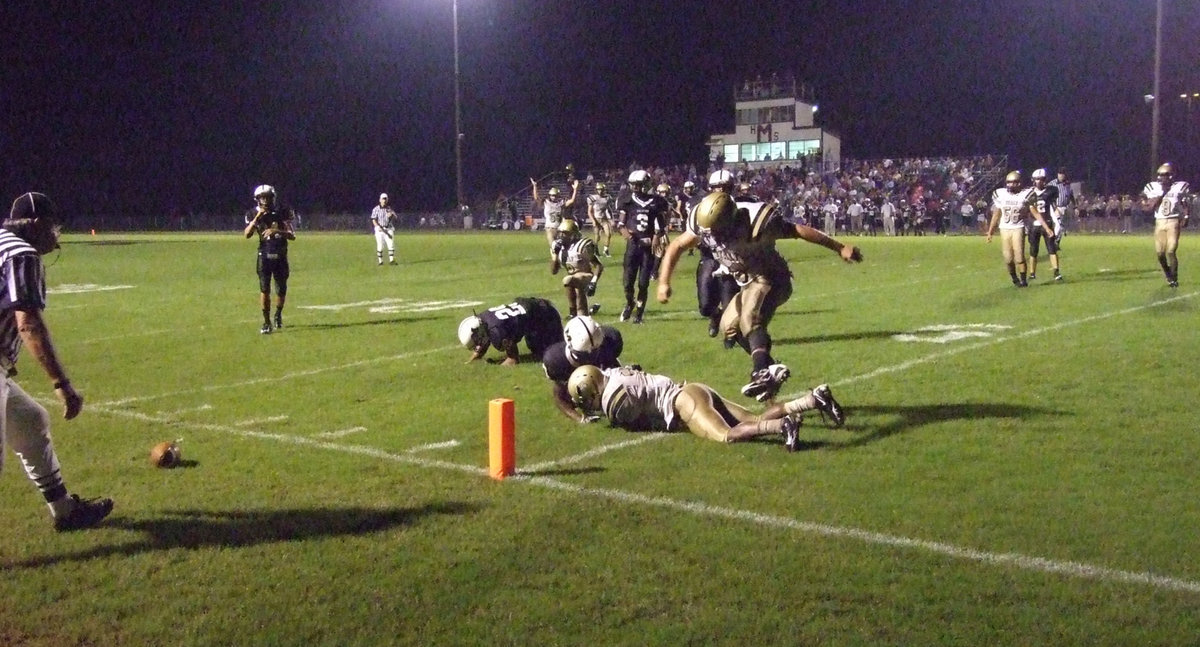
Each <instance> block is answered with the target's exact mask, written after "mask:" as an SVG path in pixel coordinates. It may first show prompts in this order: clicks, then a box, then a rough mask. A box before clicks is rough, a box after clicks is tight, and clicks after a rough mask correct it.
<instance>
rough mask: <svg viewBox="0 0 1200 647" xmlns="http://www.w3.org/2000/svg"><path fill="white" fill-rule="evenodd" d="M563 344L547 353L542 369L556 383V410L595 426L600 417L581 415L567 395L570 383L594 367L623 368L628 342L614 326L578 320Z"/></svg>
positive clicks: (572, 322) (553, 390) (566, 332)
mask: <svg viewBox="0 0 1200 647" xmlns="http://www.w3.org/2000/svg"><path fill="white" fill-rule="evenodd" d="M563 337H564V339H563V341H560V342H557V343H555V344H553V345H552V346H550V348H547V349H546V352H545V353H544V354H543V355H542V368H543V369H545V371H546V377H547V378H549V379H550V381H551V382H552V383H553V386H552V387H551V394H552V395H553V397H554V406H555V407H557V408H558V410H559V411H561V412H562V414H563V415H565V416H567V417H568V418H570V419H571V420H576V421H578V422H581V423H588V422H595V421H596V420H597V419H598V416H595V415H589V414H588V413H586V412H585V413H583V414H580V413H579V412H578V411H577V410H576V409H575V405H574V404H573V403H572V402H571V396H570V395H569V394H568V393H567V380H569V379H571V373H572V372H574V370H575V369H577V368H579V367H580V366H585V365H589V364H590V365H593V366H599V367H600V368H615V367H617V366H620V365H621V361H620V359H619V358H620V356H621V351H622V350H624V348H625V342H624V340H623V339H622V338H621V333H620V331H618V330H617V329H616V328H613V327H612V326H601V325H600V324H598V323H596V321H595V320H594V319H592V318H591V317H586V316H581V317H574V318H572V319H571V320H570V321H568V322H567V325H566V327H565V328H564V329H563Z"/></svg>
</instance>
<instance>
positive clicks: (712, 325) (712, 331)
mask: <svg viewBox="0 0 1200 647" xmlns="http://www.w3.org/2000/svg"><path fill="white" fill-rule="evenodd" d="M719 332H721V331H720V328H719V325H718V324H717V322H715V321H710V322H708V336H709V337H716V336H717V333H719Z"/></svg>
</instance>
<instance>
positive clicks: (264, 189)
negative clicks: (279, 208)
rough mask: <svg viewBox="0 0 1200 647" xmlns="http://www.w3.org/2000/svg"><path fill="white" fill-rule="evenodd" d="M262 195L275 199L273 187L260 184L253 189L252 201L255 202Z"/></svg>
mask: <svg viewBox="0 0 1200 647" xmlns="http://www.w3.org/2000/svg"><path fill="white" fill-rule="evenodd" d="M264 195H269V196H271V197H272V198H273V197H275V187H273V186H271V185H270V184H260V185H258V186H257V187H255V188H254V199H255V200H257V199H258V198H260V197H262V196H264Z"/></svg>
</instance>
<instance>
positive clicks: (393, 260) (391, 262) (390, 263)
mask: <svg viewBox="0 0 1200 647" xmlns="http://www.w3.org/2000/svg"><path fill="white" fill-rule="evenodd" d="M395 264H396V259H394V258H393V259H392V260H390V261H388V265H395Z"/></svg>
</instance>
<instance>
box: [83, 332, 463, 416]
mask: <svg viewBox="0 0 1200 647" xmlns="http://www.w3.org/2000/svg"><path fill="white" fill-rule="evenodd" d="M457 348H461V346H442V347H440V348H430V349H428V350H419V351H414V352H411V353H401V354H399V355H389V356H387V357H373V358H371V359H363V360H359V361H357V362H349V363H346V364H335V365H333V366H324V367H321V368H310V369H308V370H305V371H295V372H292V373H284V374H282V375H276V376H273V377H258V378H254V379H252V380H243V381H241V382H230V383H228V384H209V385H207V386H203V387H200V388H199V389H187V390H183V391H171V392H168V393H159V394H157V395H143V396H134V397H129V398H122V399H120V400H111V401H109V402H100V403H98V404H96V405H95V406H110V407H118V406H122V405H126V404H131V403H133V402H144V401H146V400H157V399H159V398H169V397H173V396H176V395H187V394H189V393H196V392H197V391H203V392H210V391H220V390H224V389H237V388H241V387H245V386H255V385H258V384H269V383H271V382H284V381H287V380H294V379H296V378H298V377H308V376H310V375H320V374H321V373H329V372H331V371H344V370H346V369H351V368H358V367H360V366H369V365H371V364H382V363H384V362H394V361H396V360H402V359H410V358H413V357H420V356H422V355H430V354H433V353H442V352H445V351H449V350H454V349H457Z"/></svg>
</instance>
